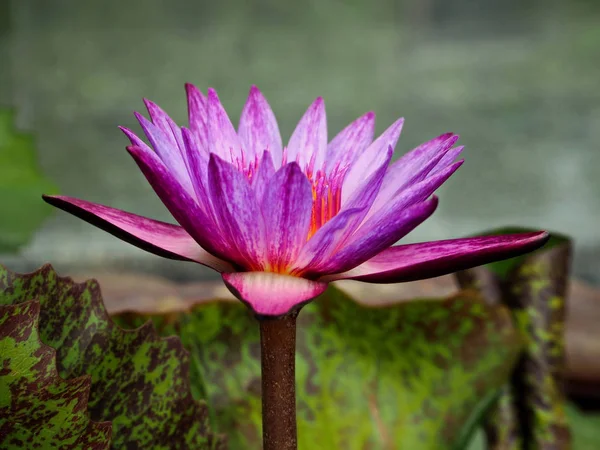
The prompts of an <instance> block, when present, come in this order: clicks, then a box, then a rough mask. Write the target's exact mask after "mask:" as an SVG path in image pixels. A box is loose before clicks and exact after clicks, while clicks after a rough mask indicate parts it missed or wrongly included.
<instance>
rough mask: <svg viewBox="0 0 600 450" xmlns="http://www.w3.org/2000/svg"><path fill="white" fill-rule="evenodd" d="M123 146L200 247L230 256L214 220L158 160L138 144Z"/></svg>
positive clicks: (224, 256)
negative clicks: (137, 145) (135, 145)
mask: <svg viewBox="0 0 600 450" xmlns="http://www.w3.org/2000/svg"><path fill="white" fill-rule="evenodd" d="M127 150H128V151H129V153H130V154H131V156H132V157H133V159H134V160H135V162H136V163H137V165H138V166H139V168H140V170H141V171H142V173H143V174H144V176H145V177H146V179H147V180H148V182H149V183H150V185H151V186H152V188H153V189H154V191H155V192H156V194H157V195H158V197H159V198H160V199H161V200H162V202H163V203H164V205H165V206H166V207H167V209H168V210H169V212H170V213H171V214H172V215H173V217H174V218H175V220H176V221H177V222H179V224H180V225H181V226H182V227H183V228H184V229H185V230H186V231H187V232H188V233H189V234H190V235H191V236H192V237H193V238H194V240H195V241H196V242H198V244H200V246H201V247H203V248H205V249H206V250H207V251H209V252H210V253H212V254H213V255H216V256H218V257H220V258H222V259H225V260H230V259H229V257H228V255H229V248H228V246H227V244H226V243H225V242H224V241H223V239H222V237H221V231H220V230H219V229H218V228H217V226H216V224H215V222H214V221H213V220H212V218H211V217H210V216H207V215H206V214H205V213H204V212H203V211H202V209H201V208H200V207H199V206H198V204H197V203H196V201H195V200H194V199H193V198H192V197H191V196H190V195H189V194H188V193H187V191H186V190H185V189H184V188H183V187H182V186H181V184H180V183H179V181H178V180H176V179H175V178H174V177H173V175H172V174H171V172H169V170H168V169H167V167H166V166H165V165H164V164H163V163H162V161H161V160H160V159H159V158H158V157H157V156H156V155H155V154H154V153H153V152H151V151H147V150H145V149H143V148H140V147H128V148H127Z"/></svg>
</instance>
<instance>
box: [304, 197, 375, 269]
mask: <svg viewBox="0 0 600 450" xmlns="http://www.w3.org/2000/svg"><path fill="white" fill-rule="evenodd" d="M363 211H364V209H363V210H361V209H359V208H354V209H346V210H344V211H341V212H339V213H338V214H337V215H335V216H334V217H333V218H332V219H331V220H329V221H328V222H327V223H326V224H325V225H323V226H322V227H321V228H319V229H318V230H317V232H316V233H315V234H314V235H313V236H312V237H311V238H310V239H309V240H308V242H307V243H306V244H304V247H302V250H301V251H300V254H299V255H298V259H297V260H296V262H295V263H294V267H293V270H292V273H293V274H295V275H299V274H303V273H305V272H307V271H311V272H312V271H313V270H312V268H313V267H315V266H319V265H320V264H321V263H322V261H323V260H327V259H328V258H329V256H330V255H331V254H332V253H333V251H334V250H335V249H336V246H335V245H336V243H337V242H338V241H339V235H340V234H342V233H343V232H344V231H345V230H346V228H347V227H348V223H349V222H350V221H351V220H352V219H353V218H354V217H356V216H357V215H359V214H361V213H363Z"/></svg>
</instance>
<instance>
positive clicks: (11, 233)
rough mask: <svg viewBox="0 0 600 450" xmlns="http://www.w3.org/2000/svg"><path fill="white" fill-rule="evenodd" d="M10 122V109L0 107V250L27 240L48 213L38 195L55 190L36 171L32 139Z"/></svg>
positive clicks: (21, 243) (37, 170)
mask: <svg viewBox="0 0 600 450" xmlns="http://www.w3.org/2000/svg"><path fill="white" fill-rule="evenodd" d="M13 122H14V117H13V113H12V111H8V110H2V109H0V209H1V210H2V214H0V253H6V252H13V251H16V250H17V249H18V248H19V247H20V246H22V245H24V244H25V243H27V241H28V240H29V238H30V237H31V236H32V234H33V233H34V232H35V230H36V229H37V228H38V227H39V226H40V224H41V223H42V221H43V220H44V219H45V218H46V216H47V215H48V214H49V213H50V212H51V209H50V208H49V207H48V206H47V205H45V204H44V203H43V202H42V201H40V196H41V195H42V194H44V193H47V194H48V193H55V192H56V187H55V186H54V185H53V184H52V183H51V182H50V181H48V180H47V179H46V178H44V177H43V176H42V174H41V173H40V170H39V168H38V162H37V160H36V154H35V149H34V145H33V138H32V137H31V136H30V135H27V134H22V133H19V132H17V130H16V129H15V127H14V123H13Z"/></svg>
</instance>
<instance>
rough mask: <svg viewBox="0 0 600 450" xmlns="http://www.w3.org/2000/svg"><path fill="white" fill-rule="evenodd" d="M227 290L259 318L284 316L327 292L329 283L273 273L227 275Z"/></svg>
mask: <svg viewBox="0 0 600 450" xmlns="http://www.w3.org/2000/svg"><path fill="white" fill-rule="evenodd" d="M223 281H224V282H225V285H226V286H227V288H228V289H229V290H230V291H231V292H232V294H233V295H235V296H236V297H237V298H238V299H240V300H241V301H242V302H244V303H246V304H247V305H248V306H249V307H250V308H251V309H252V310H253V311H254V312H255V313H256V314H258V315H259V316H267V317H273V316H283V315H285V314H288V313H290V312H292V311H294V310H296V309H298V308H299V307H301V306H302V305H304V304H305V303H307V302H309V301H310V300H312V299H314V298H315V297H317V296H319V295H320V294H322V293H323V292H324V291H325V289H327V283H322V282H318V281H311V280H307V279H305V278H299V277H293V276H291V275H281V274H277V273H272V272H236V273H224V274H223Z"/></svg>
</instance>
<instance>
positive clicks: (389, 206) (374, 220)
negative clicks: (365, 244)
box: [354, 160, 464, 245]
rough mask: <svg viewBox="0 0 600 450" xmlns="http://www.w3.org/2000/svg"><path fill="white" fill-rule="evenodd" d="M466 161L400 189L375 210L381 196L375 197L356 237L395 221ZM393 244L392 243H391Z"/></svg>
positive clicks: (431, 192)
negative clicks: (397, 216)
mask: <svg viewBox="0 0 600 450" xmlns="http://www.w3.org/2000/svg"><path fill="white" fill-rule="evenodd" d="M463 162H464V161H462V160H461V161H457V162H455V163H454V164H452V165H451V166H448V167H446V168H445V169H444V170H441V171H440V172H438V173H436V174H435V175H431V176H430V177H427V178H426V179H425V180H423V181H421V182H419V183H416V184H414V185H412V186H410V187H409V188H407V189H404V190H400V192H398V193H396V195H394V196H393V197H392V198H389V199H388V200H387V202H386V203H385V204H383V205H381V206H380V207H379V208H378V209H376V210H375V211H373V209H374V208H375V206H376V205H375V203H376V202H377V201H378V200H379V196H378V197H377V199H375V203H374V204H373V206H372V207H371V211H369V213H368V214H367V216H366V218H365V220H364V221H363V223H362V225H361V226H360V228H359V229H358V230H357V231H356V233H355V234H354V237H355V238H358V237H361V236H362V235H363V234H370V233H371V231H370V228H371V227H372V226H375V227H378V226H380V225H375V224H379V223H382V224H383V223H385V222H386V221H387V220H390V221H392V222H393V221H395V219H394V216H395V215H396V214H397V213H398V212H399V211H402V210H403V209H406V208H409V207H411V206H412V205H415V204H417V203H420V202H422V201H424V200H425V199H427V198H429V196H430V195H431V194H433V193H434V192H435V191H436V190H437V189H438V188H439V187H440V186H441V185H442V184H444V183H445V182H446V181H447V180H448V178H450V177H451V176H452V175H453V174H454V172H456V171H457V170H458V169H459V168H460V166H462V164H463ZM390 245H391V244H390Z"/></svg>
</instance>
